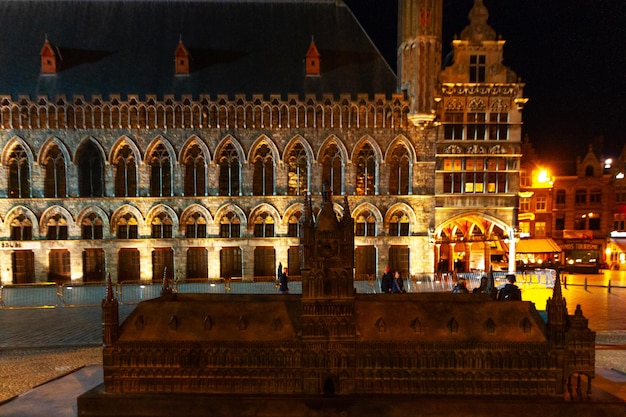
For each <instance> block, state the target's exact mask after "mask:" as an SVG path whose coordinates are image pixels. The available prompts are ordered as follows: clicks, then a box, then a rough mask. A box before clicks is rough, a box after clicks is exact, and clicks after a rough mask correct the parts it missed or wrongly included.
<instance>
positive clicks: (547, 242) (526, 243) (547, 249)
mask: <svg viewBox="0 0 626 417" xmlns="http://www.w3.org/2000/svg"><path fill="white" fill-rule="evenodd" d="M515 251H516V252H517V253H555V252H561V248H560V247H559V245H557V244H556V242H555V241H554V240H552V239H549V238H545V239H520V240H519V242H516V245H515Z"/></svg>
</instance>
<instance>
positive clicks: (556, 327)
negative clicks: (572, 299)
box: [546, 272, 567, 347]
mask: <svg viewBox="0 0 626 417" xmlns="http://www.w3.org/2000/svg"><path fill="white" fill-rule="evenodd" d="M546 311H547V312H548V323H547V327H548V338H549V339H550V340H551V341H552V342H553V343H554V345H555V346H556V347H564V346H565V333H566V331H567V301H566V300H565V298H563V294H562V291H561V277H560V275H559V273H558V272H557V274H556V279H555V281H554V289H553V290H552V297H550V298H548V301H547V302H546Z"/></svg>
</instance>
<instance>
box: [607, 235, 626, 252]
mask: <svg viewBox="0 0 626 417" xmlns="http://www.w3.org/2000/svg"><path fill="white" fill-rule="evenodd" d="M611 243H612V244H614V245H615V246H617V247H618V248H619V250H621V251H622V252H626V238H624V239H611Z"/></svg>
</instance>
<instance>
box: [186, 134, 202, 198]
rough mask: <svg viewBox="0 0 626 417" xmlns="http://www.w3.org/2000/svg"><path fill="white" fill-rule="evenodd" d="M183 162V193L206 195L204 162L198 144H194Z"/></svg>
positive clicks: (187, 194)
mask: <svg viewBox="0 0 626 417" xmlns="http://www.w3.org/2000/svg"><path fill="white" fill-rule="evenodd" d="M184 164H185V195H186V196H204V195H206V181H205V177H206V164H205V160H204V154H203V153H202V150H201V149H200V146H198V145H197V144H194V145H193V146H192V147H191V148H189V150H188V151H187V153H186V154H185V159H184Z"/></svg>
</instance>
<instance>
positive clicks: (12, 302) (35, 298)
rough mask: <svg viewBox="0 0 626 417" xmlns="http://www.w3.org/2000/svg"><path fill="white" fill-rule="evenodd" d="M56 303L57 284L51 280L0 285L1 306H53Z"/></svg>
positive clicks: (8, 307)
mask: <svg viewBox="0 0 626 417" xmlns="http://www.w3.org/2000/svg"><path fill="white" fill-rule="evenodd" d="M57 303H58V291H57V285H56V284H55V283H53V282H51V283H43V284H11V285H3V286H1V287H0V307H1V308H5V309H13V308H15V309H17V308H54V307H56V306H57Z"/></svg>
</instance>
